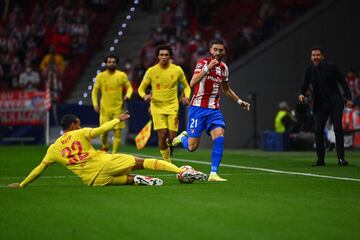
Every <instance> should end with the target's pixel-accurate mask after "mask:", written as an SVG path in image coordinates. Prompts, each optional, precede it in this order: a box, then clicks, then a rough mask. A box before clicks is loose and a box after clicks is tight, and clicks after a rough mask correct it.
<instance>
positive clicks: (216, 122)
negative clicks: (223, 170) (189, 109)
mask: <svg viewBox="0 0 360 240" xmlns="http://www.w3.org/2000/svg"><path fill="white" fill-rule="evenodd" d="M211 112H212V113H211V114H209V115H208V118H207V122H206V124H207V126H206V130H207V132H208V133H210V136H211V139H212V141H213V149H212V153H211V170H210V175H209V179H208V180H209V181H226V179H223V178H221V177H219V175H218V174H217V172H218V170H219V165H220V162H221V160H222V156H223V152H224V133H225V122H224V117H223V116H222V114H221V112H220V110H211Z"/></svg>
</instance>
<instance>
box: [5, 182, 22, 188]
mask: <svg viewBox="0 0 360 240" xmlns="http://www.w3.org/2000/svg"><path fill="white" fill-rule="evenodd" d="M8 187H9V188H20V183H10V184H9V185H8Z"/></svg>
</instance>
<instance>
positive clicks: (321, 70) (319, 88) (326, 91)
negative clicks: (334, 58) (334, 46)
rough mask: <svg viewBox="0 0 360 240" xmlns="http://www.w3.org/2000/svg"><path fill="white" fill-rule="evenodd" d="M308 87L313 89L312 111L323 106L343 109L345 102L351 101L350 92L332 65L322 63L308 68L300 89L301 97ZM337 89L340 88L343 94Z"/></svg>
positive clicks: (339, 73)
mask: <svg viewBox="0 0 360 240" xmlns="http://www.w3.org/2000/svg"><path fill="white" fill-rule="evenodd" d="M310 85H312V87H313V98H314V111H316V110H318V109H319V108H321V106H324V105H326V106H329V107H331V106H334V105H336V106H342V107H343V106H344V103H345V101H348V100H351V92H350V89H349V87H348V85H347V83H346V81H345V78H344V77H343V75H342V74H341V72H340V70H339V69H338V68H337V67H336V66H335V65H334V64H330V63H326V62H322V63H320V64H319V65H318V66H315V65H311V66H309V67H308V68H307V69H306V73H305V78H304V82H303V84H302V87H301V94H302V95H305V93H306V92H307V90H308V88H309V86H310ZM339 87H341V88H342V92H343V94H342V92H340V89H339ZM344 98H345V99H344Z"/></svg>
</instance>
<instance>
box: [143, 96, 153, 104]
mask: <svg viewBox="0 0 360 240" xmlns="http://www.w3.org/2000/svg"><path fill="white" fill-rule="evenodd" d="M143 98H144V100H145V102H149V101H151V94H145V95H144V97H143Z"/></svg>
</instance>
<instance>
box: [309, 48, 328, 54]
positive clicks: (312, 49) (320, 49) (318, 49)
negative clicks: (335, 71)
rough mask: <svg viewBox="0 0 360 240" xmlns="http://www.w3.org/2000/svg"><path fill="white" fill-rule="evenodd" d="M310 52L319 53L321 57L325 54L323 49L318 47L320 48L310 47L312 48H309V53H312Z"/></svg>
mask: <svg viewBox="0 0 360 240" xmlns="http://www.w3.org/2000/svg"><path fill="white" fill-rule="evenodd" d="M312 51H320V53H321V55H324V53H325V50H324V48H323V47H320V46H315V47H312V48H311V52H312Z"/></svg>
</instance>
